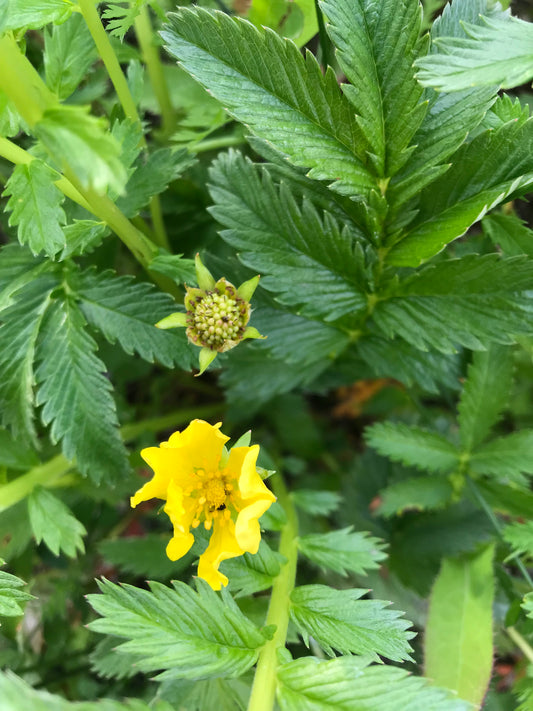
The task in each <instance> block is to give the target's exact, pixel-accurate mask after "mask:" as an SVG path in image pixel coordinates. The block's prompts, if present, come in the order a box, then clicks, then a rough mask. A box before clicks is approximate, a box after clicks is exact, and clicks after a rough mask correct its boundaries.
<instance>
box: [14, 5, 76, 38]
mask: <svg viewBox="0 0 533 711" xmlns="http://www.w3.org/2000/svg"><path fill="white" fill-rule="evenodd" d="M73 7H74V6H73V4H72V3H71V2H69V0H39V2H38V3H36V2H35V0H7V5H6V10H5V13H2V14H0V33H3V32H8V31H9V30H19V29H22V28H24V29H27V30H38V29H40V28H41V27H44V26H45V25H47V24H48V23H49V22H64V21H65V20H66V19H67V18H68V17H69V16H70V13H71V12H72V10H73Z"/></svg>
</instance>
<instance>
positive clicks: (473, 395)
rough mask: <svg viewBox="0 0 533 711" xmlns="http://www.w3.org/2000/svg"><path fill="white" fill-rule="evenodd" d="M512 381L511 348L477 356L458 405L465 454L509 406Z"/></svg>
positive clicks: (499, 347) (480, 440)
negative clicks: (506, 406)
mask: <svg viewBox="0 0 533 711" xmlns="http://www.w3.org/2000/svg"><path fill="white" fill-rule="evenodd" d="M512 379H513V360H512V353H511V350H510V349H509V348H502V347H501V346H491V348H490V349H489V350H487V351H483V352H479V353H475V354H474V357H473V359H472V363H471V364H470V365H469V367H468V378H467V380H466V383H465V385H464V387H463V392H462V394H461V400H460V402H459V407H458V410H459V434H460V437H461V445H462V447H463V449H464V450H465V451H471V450H472V449H473V448H474V447H477V446H478V445H479V444H480V443H481V442H483V440H484V439H485V438H486V437H487V435H488V434H489V432H490V430H491V429H492V427H493V426H494V425H495V424H496V423H497V422H498V420H499V418H500V414H501V412H502V410H503V408H504V407H505V405H506V404H507V401H508V398H509V392H510V389H511V384H512Z"/></svg>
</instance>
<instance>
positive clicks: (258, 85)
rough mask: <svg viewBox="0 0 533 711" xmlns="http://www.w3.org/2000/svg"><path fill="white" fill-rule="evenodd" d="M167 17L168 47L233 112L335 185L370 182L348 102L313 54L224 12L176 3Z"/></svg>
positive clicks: (358, 187)
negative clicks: (180, 6)
mask: <svg viewBox="0 0 533 711" xmlns="http://www.w3.org/2000/svg"><path fill="white" fill-rule="evenodd" d="M169 20H170V23H171V24H170V25H169V26H168V28H167V30H166V31H164V32H162V37H163V39H164V41H165V42H166V45H167V50H168V51H169V53H170V54H171V55H172V56H174V57H175V58H176V59H177V60H178V61H179V63H180V66H182V67H183V68H184V69H186V70H187V71H188V72H189V73H190V74H191V75H192V76H193V77H194V78H195V79H196V80H197V81H199V82H200V83H201V84H202V85H203V86H204V87H205V88H206V89H208V90H209V91H210V92H211V93H212V94H213V96H214V97H215V98H217V99H218V100H219V101H221V102H222V104H223V105H224V107H225V108H226V109H227V110H228V112H229V113H230V114H231V115H232V116H234V117H235V118H236V119H237V120H239V121H241V122H242V123H244V124H245V125H246V126H248V128H249V129H250V130H251V131H252V132H253V133H255V134H257V135H258V136H260V137H263V138H266V139H267V140H269V141H270V142H271V143H272V144H273V145H274V146H275V148H277V149H278V150H280V151H281V152H282V153H285V154H286V155H287V156H288V158H289V160H290V161H291V162H292V163H294V165H298V166H301V167H304V168H308V169H310V171H309V175H310V176H311V177H313V178H316V179H318V180H328V181H334V182H333V183H332V187H333V189H335V190H337V191H339V192H342V193H349V194H353V193H355V192H365V191H367V190H368V188H371V187H373V186H374V184H375V183H374V179H373V177H372V176H371V175H370V173H369V172H368V170H367V169H366V168H365V166H364V163H363V162H364V161H365V160H366V158H365V156H364V152H363V146H362V143H361V141H360V131H359V129H358V127H357V125H356V123H355V118H354V116H353V110H352V108H351V106H350V104H349V102H348V101H347V100H346V99H345V98H344V97H343V96H342V94H341V93H340V91H339V88H338V86H337V81H336V77H335V75H334V73H333V72H332V71H331V70H330V71H328V72H327V73H326V76H325V77H324V76H323V75H322V73H321V71H320V68H319V65H318V63H317V61H316V59H315V58H314V57H313V55H311V54H310V53H308V54H307V55H306V57H305V59H304V57H302V55H301V54H300V52H299V50H298V48H297V47H296V45H294V44H293V43H292V42H291V41H290V40H282V39H281V38H280V37H279V36H278V35H277V34H276V33H274V32H273V31H272V30H268V29H261V30H258V29H257V28H255V27H254V26H253V25H252V24H250V23H248V22H246V21H245V20H240V19H237V18H230V17H228V16H227V15H225V14H223V13H221V12H216V13H209V12H207V11H206V10H204V9H202V8H198V7H197V8H194V9H188V8H181V9H180V10H179V12H178V13H174V14H171V15H169ZM324 155H327V156H328V160H327V161H325V160H324Z"/></svg>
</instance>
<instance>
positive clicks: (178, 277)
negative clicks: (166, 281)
mask: <svg viewBox="0 0 533 711" xmlns="http://www.w3.org/2000/svg"><path fill="white" fill-rule="evenodd" d="M148 269H149V271H153V272H157V273H158V274H164V275H165V276H167V277H169V278H170V279H173V280H174V281H175V282H176V284H186V285H187V286H191V285H193V284H196V269H195V266H194V259H185V258H184V257H183V254H168V253H167V252H164V251H163V250H160V251H159V254H158V255H157V256H156V257H154V258H153V259H152V261H151V262H150V264H149V265H148Z"/></svg>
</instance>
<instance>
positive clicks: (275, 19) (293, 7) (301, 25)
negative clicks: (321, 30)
mask: <svg viewBox="0 0 533 711" xmlns="http://www.w3.org/2000/svg"><path fill="white" fill-rule="evenodd" d="M247 18H248V19H249V20H250V22H253V24H254V25H256V27H271V28H272V29H274V30H276V32H278V33H279V34H280V35H281V36H282V37H290V38H291V39H292V40H294V41H295V42H296V43H297V44H298V46H299V47H302V46H303V45H304V44H307V42H309V40H310V39H311V38H312V37H314V35H316V33H317V32H318V22H317V18H316V9H315V4H314V1H313V0H297V1H296V2H293V1H292V0H254V1H253V2H252V6H251V7H250V10H249V12H248V15H247Z"/></svg>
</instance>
